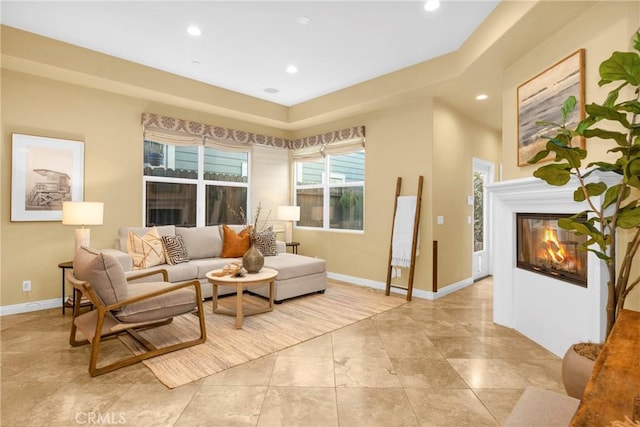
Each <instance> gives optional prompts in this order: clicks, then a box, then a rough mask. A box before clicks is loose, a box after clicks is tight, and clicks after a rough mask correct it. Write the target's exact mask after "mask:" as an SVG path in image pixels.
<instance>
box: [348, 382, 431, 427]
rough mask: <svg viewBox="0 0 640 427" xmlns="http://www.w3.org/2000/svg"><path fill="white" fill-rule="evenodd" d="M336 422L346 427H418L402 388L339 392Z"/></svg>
mask: <svg viewBox="0 0 640 427" xmlns="http://www.w3.org/2000/svg"><path fill="white" fill-rule="evenodd" d="M336 393H337V397H338V419H339V421H340V425H341V426H348V427H411V426H419V425H420V424H419V423H418V419H417V418H416V416H415V414H414V412H413V409H412V408H411V405H410V404H409V400H408V399H407V397H406V395H405V393H404V391H403V389H401V388H382V389H381V388H338V389H337V390H336Z"/></svg>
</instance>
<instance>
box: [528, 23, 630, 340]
mask: <svg viewBox="0 0 640 427" xmlns="http://www.w3.org/2000/svg"><path fill="white" fill-rule="evenodd" d="M633 48H634V50H635V52H613V54H612V55H611V57H609V58H608V59H607V60H605V61H604V62H602V64H600V68H599V72H600V81H599V82H598V85H599V86H604V85H611V84H612V85H614V87H613V89H611V90H610V92H609V93H608V95H607V97H606V99H605V100H604V102H602V103H601V104H596V103H592V104H588V105H586V106H585V110H586V113H587V117H586V118H585V119H583V120H581V121H580V122H579V123H578V124H577V125H576V126H575V128H569V127H568V126H567V125H566V123H567V118H568V117H569V115H570V114H571V112H572V111H574V110H575V108H576V106H577V101H576V98H575V97H573V96H571V97H569V98H568V99H567V100H566V101H565V102H564V104H563V105H562V108H561V117H562V122H561V123H554V122H537V123H536V124H538V125H540V126H552V128H553V130H554V132H555V134H554V135H553V136H546V137H545V139H547V143H546V146H545V149H544V150H541V151H540V152H538V153H537V154H535V155H534V156H533V157H532V158H531V159H530V160H529V163H531V164H535V163H538V162H540V161H541V160H543V159H545V158H547V157H548V156H549V155H551V157H552V163H550V164H546V165H544V166H541V167H539V168H538V169H537V170H536V171H535V172H534V173H533V175H534V176H535V177H537V178H540V179H542V180H544V181H546V182H547V183H548V184H550V185H556V186H563V185H566V184H567V183H569V182H570V181H571V178H572V177H574V178H575V180H576V182H577V184H578V187H577V188H576V190H575V192H574V194H573V199H574V200H575V201H576V202H586V205H587V209H586V210H585V211H583V212H580V213H578V214H576V215H573V216H571V217H569V218H563V219H561V220H559V221H558V226H559V227H561V228H563V229H566V230H571V231H573V232H575V233H576V234H578V235H584V236H587V240H586V242H585V243H584V244H582V245H581V246H582V247H581V249H583V250H587V251H590V252H592V253H594V254H595V255H596V256H597V257H598V258H599V259H601V260H602V261H603V262H604V263H606V266H607V271H608V273H609V278H608V282H607V291H608V300H607V307H606V313H607V330H606V334H607V336H608V335H609V333H610V332H611V328H612V327H613V325H614V323H615V321H616V318H617V315H618V313H619V311H620V309H621V308H622V307H623V306H624V302H625V298H626V297H627V295H628V294H629V292H631V290H632V289H633V288H635V287H636V286H637V285H638V283H640V276H633V277H632V265H633V261H634V258H635V256H636V255H637V253H638V248H639V247H640V201H639V200H638V194H640V193H639V190H640V123H638V115H640V102H639V100H640V31H638V32H636V34H635V37H634V42H633ZM621 98H622V99H621ZM576 137H584V138H585V140H586V139H590V138H593V139H594V143H595V142H596V141H595V140H599V141H602V140H604V141H609V142H610V143H611V145H612V146H613V147H612V148H611V149H610V150H609V151H608V152H609V153H614V154H615V160H613V161H612V162H606V161H595V162H590V163H588V164H587V165H586V166H583V162H584V161H585V159H586V158H587V150H585V149H582V148H580V147H572V146H571V141H572V140H573V139H574V138H576ZM595 171H601V172H608V173H610V174H611V173H613V174H615V175H614V176H618V177H619V180H617V182H615V183H614V184H607V183H605V182H591V181H589V182H588V179H587V178H588V177H589V176H590V175H592V174H593V172H595ZM600 196H602V203H601V204H597V203H594V201H593V200H592V198H594V197H600ZM585 213H586V214H587V220H586V222H584V221H581V220H579V217H581V216H582V217H583V215H584V214H585ZM619 229H624V230H629V241H628V243H627V245H626V248H625V250H624V251H623V253H622V258H621V260H620V263H619V265H618V260H617V251H616V250H617V242H618V233H617V231H618V230H619Z"/></svg>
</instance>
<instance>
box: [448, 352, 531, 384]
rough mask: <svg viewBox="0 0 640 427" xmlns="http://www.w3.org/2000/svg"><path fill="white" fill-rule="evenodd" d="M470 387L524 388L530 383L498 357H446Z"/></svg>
mask: <svg viewBox="0 0 640 427" xmlns="http://www.w3.org/2000/svg"><path fill="white" fill-rule="evenodd" d="M448 361H449V363H451V366H453V368H454V369H455V370H456V371H457V372H458V374H459V375H460V376H461V377H462V379H463V380H464V381H465V382H466V383H467V384H468V385H469V387H471V388H525V387H526V386H528V385H531V383H530V382H529V381H528V380H527V379H526V378H525V377H523V376H522V375H520V374H519V373H518V372H517V371H516V370H515V369H513V368H512V367H511V366H509V364H508V363H506V362H505V361H504V360H500V359H448Z"/></svg>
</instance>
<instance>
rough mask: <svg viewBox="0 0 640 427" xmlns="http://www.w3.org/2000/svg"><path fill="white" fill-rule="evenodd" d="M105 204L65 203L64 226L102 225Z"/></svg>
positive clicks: (63, 208) (63, 207) (63, 212)
mask: <svg viewBox="0 0 640 427" xmlns="http://www.w3.org/2000/svg"><path fill="white" fill-rule="evenodd" d="M103 211H104V203H102V202H63V203H62V223H63V224H64V225H102V214H103Z"/></svg>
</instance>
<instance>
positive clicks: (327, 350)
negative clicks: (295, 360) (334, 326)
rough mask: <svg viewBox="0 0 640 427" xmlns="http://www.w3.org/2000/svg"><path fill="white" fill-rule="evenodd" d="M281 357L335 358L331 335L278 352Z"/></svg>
mask: <svg viewBox="0 0 640 427" xmlns="http://www.w3.org/2000/svg"><path fill="white" fill-rule="evenodd" d="M278 355H279V356H289V357H305V356H310V357H333V346H332V340H331V334H325V335H321V336H319V337H318V338H314V339H311V340H309V341H305V342H302V343H300V344H296V345H293V346H291V347H289V348H285V349H284V350H280V351H279V352H278Z"/></svg>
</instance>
